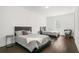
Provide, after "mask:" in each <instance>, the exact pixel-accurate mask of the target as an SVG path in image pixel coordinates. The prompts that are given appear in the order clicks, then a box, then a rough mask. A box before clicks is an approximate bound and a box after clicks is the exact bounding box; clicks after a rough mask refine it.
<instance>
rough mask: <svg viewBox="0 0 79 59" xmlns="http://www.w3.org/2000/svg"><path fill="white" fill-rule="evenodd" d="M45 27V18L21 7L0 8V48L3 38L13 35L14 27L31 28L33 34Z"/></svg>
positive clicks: (3, 42) (2, 44) (3, 43)
mask: <svg viewBox="0 0 79 59" xmlns="http://www.w3.org/2000/svg"><path fill="white" fill-rule="evenodd" d="M44 25H45V18H43V17H42V16H41V15H39V14H36V13H34V12H31V11H29V10H26V9H24V8H22V7H0V47H2V46H4V45H5V36H6V35H10V34H14V26H32V28H33V29H32V30H33V33H36V32H37V31H39V27H40V26H44Z"/></svg>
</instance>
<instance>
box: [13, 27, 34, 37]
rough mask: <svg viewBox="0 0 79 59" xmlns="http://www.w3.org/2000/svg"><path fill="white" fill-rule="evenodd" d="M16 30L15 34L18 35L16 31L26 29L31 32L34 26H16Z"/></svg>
mask: <svg viewBox="0 0 79 59" xmlns="http://www.w3.org/2000/svg"><path fill="white" fill-rule="evenodd" d="M14 30H15V31H14V34H15V36H16V33H15V32H16V31H20V30H26V31H30V32H32V27H30V26H15V29H14Z"/></svg>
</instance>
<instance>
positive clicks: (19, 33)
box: [15, 30, 23, 36]
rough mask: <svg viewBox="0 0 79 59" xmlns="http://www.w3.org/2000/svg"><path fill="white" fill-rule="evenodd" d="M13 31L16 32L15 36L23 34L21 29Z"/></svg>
mask: <svg viewBox="0 0 79 59" xmlns="http://www.w3.org/2000/svg"><path fill="white" fill-rule="evenodd" d="M15 33H16V35H17V36H19V35H23V33H22V30H21V31H16V32H15Z"/></svg>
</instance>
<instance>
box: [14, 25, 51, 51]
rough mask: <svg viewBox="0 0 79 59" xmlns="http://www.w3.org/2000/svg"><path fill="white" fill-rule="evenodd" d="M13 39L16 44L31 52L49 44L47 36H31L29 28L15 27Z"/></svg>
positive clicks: (30, 28)
mask: <svg viewBox="0 0 79 59" xmlns="http://www.w3.org/2000/svg"><path fill="white" fill-rule="evenodd" d="M23 31H25V32H28V31H29V32H30V33H28V34H26V33H25V34H22V32H23ZM14 34H15V38H16V40H15V41H16V43H18V44H19V45H21V46H23V47H24V48H26V49H28V51H30V52H33V51H34V50H35V49H36V50H39V49H41V47H44V46H46V45H47V44H48V42H50V38H49V36H47V35H40V34H33V33H32V27H31V26H15V31H14Z"/></svg>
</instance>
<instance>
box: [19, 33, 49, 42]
mask: <svg viewBox="0 0 79 59" xmlns="http://www.w3.org/2000/svg"><path fill="white" fill-rule="evenodd" d="M19 37H22V38H24V39H26V41H27V43H30V42H31V41H38V42H39V43H42V41H43V39H46V38H48V36H46V35H37V34H29V35H20V36H19Z"/></svg>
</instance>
